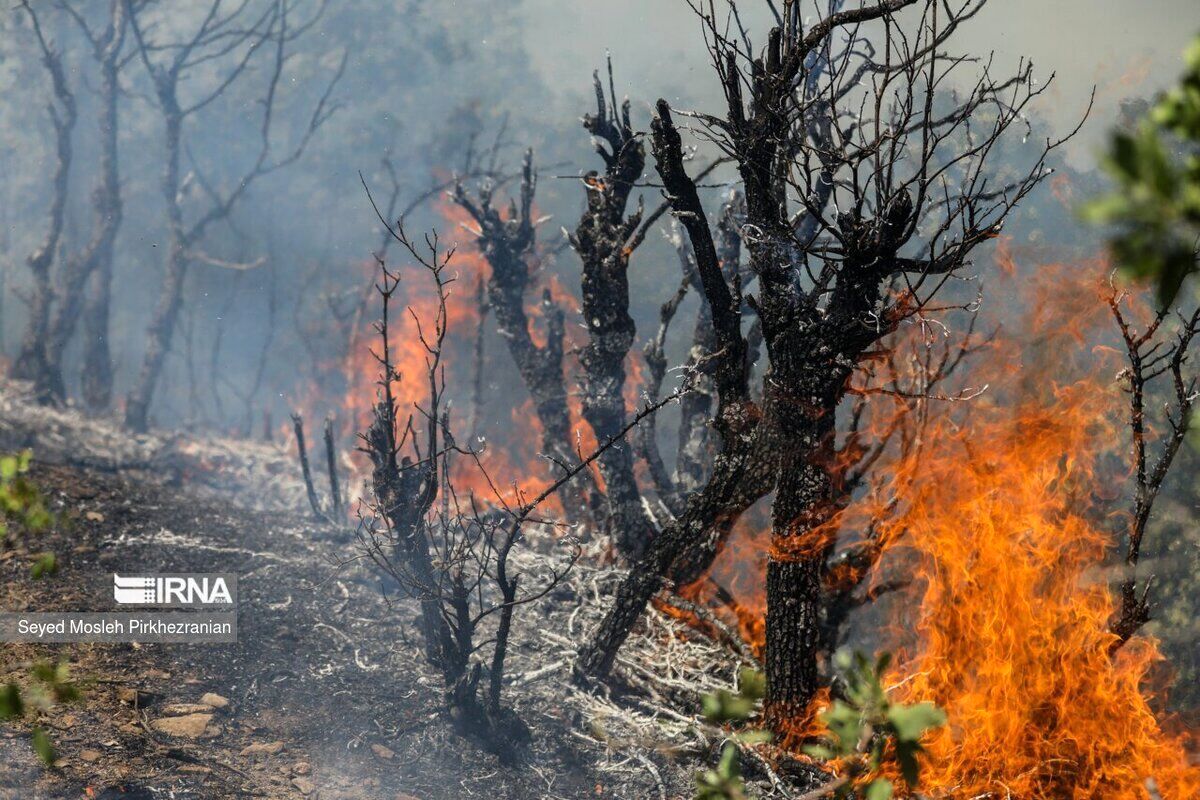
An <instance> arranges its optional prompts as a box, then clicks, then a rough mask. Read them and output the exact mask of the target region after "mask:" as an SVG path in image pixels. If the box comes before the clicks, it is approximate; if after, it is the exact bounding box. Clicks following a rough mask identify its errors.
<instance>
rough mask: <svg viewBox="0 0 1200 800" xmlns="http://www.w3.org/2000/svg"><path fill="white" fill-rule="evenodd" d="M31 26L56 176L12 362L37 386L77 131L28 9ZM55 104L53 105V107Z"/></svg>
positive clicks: (58, 65) (63, 84) (61, 80)
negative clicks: (43, 74) (43, 78)
mask: <svg viewBox="0 0 1200 800" xmlns="http://www.w3.org/2000/svg"><path fill="white" fill-rule="evenodd" d="M25 10H26V11H27V12H28V13H29V15H30V18H31V20H32V22H33V31H34V34H35V35H36V36H37V40H38V44H39V46H40V47H41V52H42V63H43V64H44V65H45V67H46V71H47V72H49V73H50V81H51V84H52V86H53V89H54V98H55V100H54V103H51V104H50V105H49V111H50V117H51V120H52V122H53V123H54V150H55V162H54V176H53V178H52V179H51V184H50V185H51V190H50V213H49V224H48V225H47V227H46V238H45V239H43V240H42V244H41V245H40V246H39V247H38V249H37V250H35V251H34V252H33V253H31V254H30V255H29V258H28V259H27V261H26V263H27V264H28V265H29V271H30V272H31V273H32V274H33V292H32V295H31V297H30V299H29V324H28V327H27V328H26V329H25V335H24V337H23V338H22V340H21V349H20V350H19V351H18V354H17V358H16V361H15V362H14V363H13V368H12V376H13V377H14V378H20V379H22V380H32V381H33V382H34V384H35V386H37V387H38V393H39V395H40V394H41V393H42V392H41V386H42V385H44V383H45V375H46V350H45V341H46V332H47V331H48V330H49V328H50V312H51V307H52V303H53V292H52V288H51V281H50V267H51V265H52V264H53V263H54V257H55V254H56V253H57V251H58V249H59V240H60V239H61V238H62V230H63V220H64V217H65V214H66V205H67V190H68V188H69V187H68V183H69V180H68V178H69V175H70V171H71V155H72V149H71V134H72V132H73V130H74V128H75V120H76V119H77V116H78V114H77V110H76V105H75V96H74V94H72V93H71V90H70V88H69V87H68V86H67V79H66V74H65V73H64V71H63V63H62V59H61V57H60V55H59V54H58V53H56V52H54V50H53V49H52V48H51V46H50V44H49V43H48V42H47V41H46V39H45V37H44V36H43V35H42V28H41V24H40V23H39V22H38V18H37V15H36V14H35V13H34V11H33V9H32V7H31V6H28V5H26V6H25ZM55 103H57V106H56V105H55Z"/></svg>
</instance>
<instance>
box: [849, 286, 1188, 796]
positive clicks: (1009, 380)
mask: <svg viewBox="0 0 1200 800" xmlns="http://www.w3.org/2000/svg"><path fill="white" fill-rule="evenodd" d="M1102 267H1103V265H1102V264H1100V263H1099V262H1096V263H1092V264H1088V265H1084V266H1079V265H1073V266H1058V267H1050V268H1047V267H1043V268H1041V269H1040V270H1039V274H1038V279H1037V280H1035V281H1029V279H1028V278H1026V279H1025V280H1026V283H1034V284H1036V286H1035V291H1036V292H1037V296H1036V299H1035V301H1034V303H1033V307H1032V309H1031V310H1030V313H1029V315H1028V316H1029V320H1028V322H1027V323H1026V324H1025V325H1024V326H1021V327H1019V328H1018V329H1019V330H1024V331H1025V332H1026V333H1027V334H1028V335H1029V336H1030V338H1029V339H1028V340H1026V341H1021V340H1019V339H1018V338H1017V337H1016V336H1014V335H1012V334H1009V335H1008V336H1007V337H1006V340H1005V341H1004V342H1003V343H997V344H995V345H994V346H993V347H991V348H989V349H988V350H987V351H986V352H985V353H984V354H983V357H982V359H981V361H980V362H976V363H973V364H972V365H971V375H972V379H973V380H979V379H980V378H979V376H986V377H987V379H988V380H989V381H990V382H991V383H992V386H993V387H994V392H993V393H991V394H989V395H984V396H983V397H981V398H979V399H978V400H976V401H973V402H972V403H969V404H964V405H965V406H967V408H965V409H964V410H963V411H962V412H961V413H953V412H954V411H957V409H955V410H944V411H943V412H942V413H937V414H936V415H934V416H931V417H930V418H929V421H928V427H927V429H926V430H925V431H924V433H923V434H922V439H923V441H924V446H923V447H922V448H921V449H920V450H918V451H915V452H912V453H910V454H909V455H908V456H907V457H905V458H900V459H898V460H897V461H896V462H895V463H893V464H890V465H888V466H887V467H886V468H885V469H884V470H882V471H881V472H880V474H881V476H882V477H881V479H880V481H879V482H878V483H877V485H876V487H875V491H874V492H872V493H870V498H871V499H868V501H867V502H866V503H865V504H864V508H861V509H859V510H858V513H859V514H860V515H861V514H870V515H876V518H877V519H878V516H877V515H880V514H884V516H885V519H883V521H882V522H879V523H877V524H879V525H880V530H879V540H880V541H881V542H882V543H883V544H884V547H885V548H886V550H887V552H886V555H885V562H890V566H888V567H887V569H889V570H890V571H891V572H893V573H895V572H897V571H900V572H906V573H908V574H911V575H912V577H913V578H914V584H915V586H916V587H917V592H916V594H917V595H918V598H919V608H916V609H914V608H913V607H912V605H911V604H903V603H902V604H898V605H900V606H902V607H901V608H900V609H899V610H900V613H901V615H902V617H901V619H899V620H897V623H898V624H897V628H898V630H899V631H915V637H914V636H913V635H912V634H907V633H898V634H897V639H898V642H897V643H898V644H900V645H901V646H902V647H903V646H905V645H907V649H908V650H909V652H908V653H907V654H903V653H902V658H900V659H899V661H898V665H897V667H896V668H895V670H894V673H893V674H892V675H891V676H890V677H891V680H892V682H894V684H895V689H894V692H895V695H896V696H897V698H898V699H901V700H904V701H910V702H917V701H922V700H932V701H934V702H936V703H937V704H938V705H940V706H941V707H942V708H943V709H945V711H946V712H947V714H948V717H949V720H950V723H949V725H948V726H947V727H946V728H943V729H941V730H939V731H938V732H937V733H936V734H934V735H933V736H932V737H931V741H930V742H929V750H930V760H929V763H930V766H929V768H928V769H927V770H926V772H925V773H924V775H923V791H924V792H925V793H926V794H927V795H928V796H931V797H981V798H1004V797H1013V798H1031V799H1033V800H1039V799H1041V798H1047V799H1049V798H1055V799H1057V798H1079V800H1083V798H1149V797H1151V794H1150V791H1149V789H1148V788H1147V787H1148V785H1156V786H1157V790H1158V792H1159V793H1160V794H1161V796H1162V797H1163V798H1166V800H1184V799H1185V798H1191V797H1197V796H1200V768H1197V767H1196V766H1190V765H1189V763H1188V754H1187V751H1186V747H1185V741H1184V738H1183V737H1181V736H1179V735H1176V734H1171V733H1168V732H1167V730H1166V727H1165V725H1164V723H1163V722H1162V721H1160V719H1159V717H1158V716H1157V715H1156V713H1155V711H1154V709H1153V707H1152V701H1153V700H1154V699H1155V698H1154V697H1153V696H1152V695H1151V692H1150V689H1149V685H1150V678H1151V677H1152V670H1153V669H1154V668H1155V666H1156V664H1157V663H1158V662H1160V661H1161V656H1160V655H1159V653H1158V649H1157V645H1156V643H1155V642H1154V641H1153V640H1152V639H1149V638H1147V637H1138V638H1136V639H1135V640H1133V641H1130V642H1129V643H1128V644H1127V645H1126V646H1125V647H1124V648H1122V649H1121V650H1120V651H1119V652H1118V654H1117V655H1116V657H1115V658H1114V657H1112V656H1110V654H1109V650H1110V645H1111V644H1112V643H1113V642H1114V641H1115V636H1114V635H1113V634H1112V633H1110V632H1109V630H1108V623H1109V620H1110V619H1111V618H1112V616H1113V614H1114V610H1115V603H1114V596H1113V593H1112V591H1111V589H1110V586H1109V583H1110V582H1111V581H1112V576H1111V575H1106V574H1105V571H1104V570H1102V566H1103V565H1104V564H1105V563H1106V562H1107V561H1111V560H1112V556H1113V548H1114V544H1115V543H1116V542H1117V541H1119V535H1118V534H1119V532H1120V530H1121V527H1120V525H1121V523H1122V522H1123V521H1124V517H1123V516H1122V515H1121V514H1114V513H1113V508H1114V503H1119V502H1120V497H1119V494H1120V490H1117V491H1114V490H1113V489H1112V488H1111V487H1112V486H1113V484H1114V483H1120V482H1123V481H1124V480H1125V479H1126V477H1127V476H1125V475H1124V474H1114V470H1113V469H1112V467H1111V464H1112V463H1113V462H1114V460H1118V459H1121V458H1122V457H1123V455H1124V453H1123V451H1124V448H1125V447H1126V446H1127V445H1126V441H1127V438H1128V432H1127V431H1126V430H1124V421H1125V417H1126V414H1127V412H1126V411H1125V406H1124V403H1125V402H1126V401H1125V398H1124V396H1123V395H1122V394H1121V393H1120V391H1119V387H1118V386H1117V385H1116V383H1115V381H1114V380H1113V376H1114V375H1115V374H1116V372H1117V370H1118V368H1119V366H1120V365H1119V364H1118V363H1114V361H1113V359H1112V355H1113V353H1114V352H1115V351H1113V350H1110V349H1106V348H1099V347H1097V348H1093V349H1091V350H1089V349H1087V348H1086V347H1084V346H1082V345H1085V344H1086V342H1088V341H1095V339H1096V337H1097V336H1098V335H1099V334H1100V332H1101V331H1103V330H1105V329H1106V328H1105V326H1108V325H1110V324H1111V322H1110V320H1109V318H1108V315H1107V310H1106V309H1105V308H1104V306H1103V303H1102V302H1101V301H1100V298H1099V292H1098V291H1096V290H1095V289H1096V288H1097V287H1098V286H1099V285H1100V283H1099V281H1100V279H1101V278H1102V277H1103V274H1104V270H1103V269H1102ZM1089 286H1090V287H1091V288H1090V289H1089ZM1072 350H1074V351H1075V352H1076V353H1077V357H1075V358H1072V357H1071V355H1070V354H1071V351H1072ZM1015 364H1021V369H1019V370H1015V369H1014V365H1015ZM1118 472H1119V471H1118ZM884 500H886V506H887V508H889V509H892V510H893V511H892V513H891V514H885V513H884V510H883V507H882V503H883V502H884ZM1117 507H1119V506H1117ZM842 524H843V525H844V524H845V520H843V521H842ZM874 579H876V580H878V579H879V576H874ZM1148 782H1152V783H1148Z"/></svg>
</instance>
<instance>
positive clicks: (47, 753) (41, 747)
mask: <svg viewBox="0 0 1200 800" xmlns="http://www.w3.org/2000/svg"><path fill="white" fill-rule="evenodd" d="M33 751H34V752H35V753H37V754H38V758H40V759H41V760H42V762H43V763H44V764H45V765H46V766H50V765H51V764H53V763H54V745H53V744H51V743H50V737H49V736H47V735H46V732H45V731H44V730H42V729H41V728H40V727H39V728H34V729H33Z"/></svg>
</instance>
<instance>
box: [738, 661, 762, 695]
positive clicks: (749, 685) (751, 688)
mask: <svg viewBox="0 0 1200 800" xmlns="http://www.w3.org/2000/svg"><path fill="white" fill-rule="evenodd" d="M738 693H739V694H740V695H741V696H742V697H746V698H750V699H752V700H761V699H763V698H764V697H766V696H767V676H766V675H764V674H763V673H761V672H759V671H758V670H756V669H751V668H750V667H746V668H744V669H742V671H741V672H739V673H738Z"/></svg>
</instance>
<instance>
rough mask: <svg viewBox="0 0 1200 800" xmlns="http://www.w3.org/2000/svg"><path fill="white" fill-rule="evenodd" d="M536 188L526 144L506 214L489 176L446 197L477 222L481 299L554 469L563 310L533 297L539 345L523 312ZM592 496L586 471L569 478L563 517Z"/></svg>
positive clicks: (587, 504)
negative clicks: (486, 272) (484, 265)
mask: <svg viewBox="0 0 1200 800" xmlns="http://www.w3.org/2000/svg"><path fill="white" fill-rule="evenodd" d="M536 188H537V175H536V173H535V172H534V169H533V151H528V152H526V154H525V162H524V166H523V168H522V172H521V188H520V203H519V204H518V203H517V201H513V202H511V203H510V204H509V208H508V213H507V215H502V214H501V213H500V211H499V210H498V209H496V208H495V207H494V206H493V205H492V191H493V184H492V182H491V181H490V180H489V181H485V182H484V184H483V185H482V187H481V188H480V189H479V192H478V195H477V196H476V197H475V198H471V197H470V196H468V194H467V191H466V189H465V188H464V187H463V185H462V184H461V183H460V184H457V185H456V187H455V191H454V200H455V202H456V203H458V205H460V206H461V207H462V208H463V209H465V210H466V212H467V213H468V214H470V215H471V218H472V219H474V220H475V222H476V224H478V226H479V249H480V251H481V252H482V253H483V256H484V258H486V259H487V262H488V265H489V266H490V267H491V275H490V276H489V277H488V284H487V290H488V305H489V306H490V308H491V310H492V313H493V314H494V315H495V318H496V324H497V326H498V327H499V329H500V335H501V336H502V337H503V338H504V341H505V344H506V345H507V346H508V352H509V355H511V356H512V359H513V362H514V363H515V364H516V365H517V370H518V372H520V374H521V380H522V381H523V382H524V384H525V387H526V388H527V389H528V390H529V394H530V396H531V397H532V398H533V403H534V408H535V410H536V412H537V417H538V422H539V423H540V424H541V428H542V453H543V454H544V455H545V456H546V457H547V458H548V459H550V461H551V462H552V463H553V464H554V465H555V468H556V469H564V468H565V465H567V464H570V463H572V462H573V461H574V460H575V456H574V453H573V450H572V442H573V441H574V436H573V435H572V432H571V414H570V408H569V406H568V405H567V387H566V379H565V378H564V375H563V335H564V331H563V312H562V309H561V308H560V307H559V306H558V304H557V303H556V302H555V301H554V299H553V298H552V297H551V295H550V292H549V290H548V289H547V290H545V291H544V292H543V293H542V299H541V308H542V312H543V315H544V318H545V320H546V342H545V344H543V345H538V344H537V343H536V342H534V340H533V335H532V333H531V331H530V327H529V317H528V315H527V314H526V313H525V295H526V293H527V292H528V291H529V287H530V283H531V275H530V271H529V262H528V259H529V257H530V255H531V253H532V252H533V248H534V240H535V220H534V219H533V197H534V192H535V191H536ZM594 496H595V487H594V485H593V484H592V482H591V481H590V480H589V475H588V473H586V472H585V473H583V474H581V475H580V476H578V478H577V479H575V480H572V481H570V482H569V483H568V484H567V485H566V486H564V487H563V490H562V497H563V505H564V506H565V510H566V514H567V518H568V519H569V520H570V521H571V522H579V521H581V520H584V519H586V518H587V517H588V512H589V510H590V509H591V506H592V499H591V498H592V497H594Z"/></svg>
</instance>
